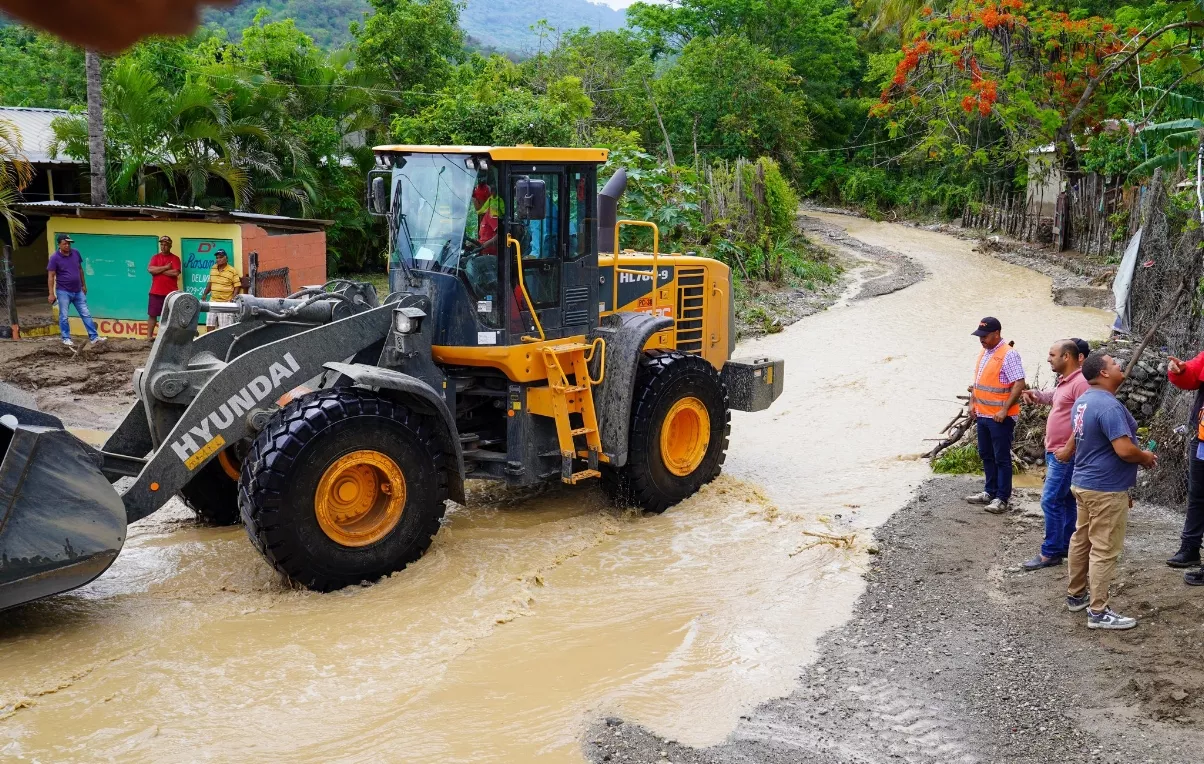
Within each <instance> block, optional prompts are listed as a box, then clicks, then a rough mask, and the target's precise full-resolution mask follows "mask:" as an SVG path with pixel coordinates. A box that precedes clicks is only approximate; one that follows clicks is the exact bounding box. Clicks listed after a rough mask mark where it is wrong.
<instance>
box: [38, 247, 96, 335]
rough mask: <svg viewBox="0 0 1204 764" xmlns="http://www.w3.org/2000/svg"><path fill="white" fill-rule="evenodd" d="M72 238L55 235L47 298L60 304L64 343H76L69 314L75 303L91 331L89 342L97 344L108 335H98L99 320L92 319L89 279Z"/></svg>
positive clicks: (76, 310) (86, 326)
mask: <svg viewBox="0 0 1204 764" xmlns="http://www.w3.org/2000/svg"><path fill="white" fill-rule="evenodd" d="M73 241H74V239H72V238H71V237H70V236H68V235H67V234H65V233H60V234H59V235H58V236H57V237H56V238H55V242H56V243H57V244H58V251H56V252H55V253H54V254H52V255H51V256H50V260H49V262H48V263H47V264H46V286H47V288H48V290H49V292H50V294H49V295H47V297H46V301H47V302H49V303H50V304H51V305H54V304H55V303H56V302H57V303H58V304H59V334H61V335H62V337H63V344H64V345H66V346H67V347H74V346H75V342H74V340H72V339H71V321H70V316H69V313H70V309H71V306H72V305H74V306H75V312H76V313H78V314H79V320H80V321H82V322H83V324H84V329H85V330H86V331H87V332H88V342H89V343H91V344H93V345H95V344H96V343H98V342H104V341H105V338H104V337H101V336H100V335H99V334H97V332H96V322H95V321H93V320H92V313H91V312H90V311H89V310H88V297H87V295H88V280H87V278H86V277H85V276H84V259H83V258H82V257H81V256H80V254H79V250H78V249H76V248H75V247H73V246H71V244H72V242H73Z"/></svg>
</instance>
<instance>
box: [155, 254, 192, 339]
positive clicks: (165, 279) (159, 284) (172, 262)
mask: <svg viewBox="0 0 1204 764" xmlns="http://www.w3.org/2000/svg"><path fill="white" fill-rule="evenodd" d="M183 270H184V269H183V267H182V266H181V265H180V258H178V257H176V256H175V255H173V254H172V253H171V237H170V236H160V237H159V254H157V255H155V256H154V257H152V258H151V259H150V265H148V266H146V272H147V273H149V274H150V275H151V288H150V300H149V302H148V303H147V306H146V315H147V321H146V338H147V339H148V340H153V339H154V338H155V324H157V323H158V321H159V316H160V315H162V314H163V301H164V300H165V299H167V295H169V294H171V293H172V292H175V291H176V290H178V289H179V288H180V273H181V272H182V271H183Z"/></svg>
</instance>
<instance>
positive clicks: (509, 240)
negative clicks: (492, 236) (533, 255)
mask: <svg viewBox="0 0 1204 764" xmlns="http://www.w3.org/2000/svg"><path fill="white" fill-rule="evenodd" d="M511 245H514V262H515V263H517V264H518V287H519V289H521V290H522V292H523V299H524V300H526V301H527V310H529V311H531V320H532V321H534V322H535V328H536V329H538V330H539V339H540V340H545V339H547V335H545V334H544V333H543V324H541V323H539V314H537V313H536V312H535V303H533V302H531V294H530V293H529V292H527V282H525V281H523V248H522V245H521V244H519V243H518V239H516V238H514V237H513V236H511V235H509V234H506V246H507V247H509V246H511ZM535 341H536V339H535V338H534V337H523V342H535Z"/></svg>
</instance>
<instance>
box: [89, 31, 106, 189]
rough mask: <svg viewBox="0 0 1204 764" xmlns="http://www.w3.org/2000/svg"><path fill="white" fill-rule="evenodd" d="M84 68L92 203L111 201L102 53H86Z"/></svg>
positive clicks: (91, 51)
mask: <svg viewBox="0 0 1204 764" xmlns="http://www.w3.org/2000/svg"><path fill="white" fill-rule="evenodd" d="M84 68H85V69H86V71H87V74H88V163H89V165H90V168H91V171H90V173H89V176H90V178H91V186H90V187H91V201H92V204H108V203H109V186H108V182H107V179H106V178H105V122H104V109H103V108H102V103H101V98H100V54H99V53H97V52H96V51H93V50H89V51H87V52H85V53H84Z"/></svg>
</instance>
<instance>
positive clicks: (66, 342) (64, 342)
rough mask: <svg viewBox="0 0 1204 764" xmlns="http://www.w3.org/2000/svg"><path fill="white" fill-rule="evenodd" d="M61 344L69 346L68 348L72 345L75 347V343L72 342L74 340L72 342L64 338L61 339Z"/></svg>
mask: <svg viewBox="0 0 1204 764" xmlns="http://www.w3.org/2000/svg"><path fill="white" fill-rule="evenodd" d="M63 344H64V345H66V346H67V347H69V348H73V347H75V343H74V342H72V341H71V340H70V339H65V340H63Z"/></svg>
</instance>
